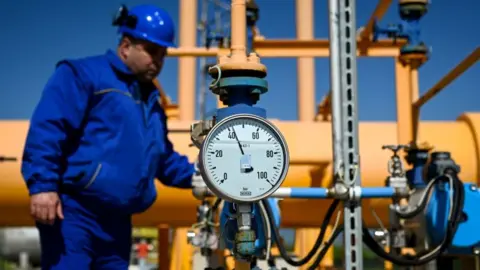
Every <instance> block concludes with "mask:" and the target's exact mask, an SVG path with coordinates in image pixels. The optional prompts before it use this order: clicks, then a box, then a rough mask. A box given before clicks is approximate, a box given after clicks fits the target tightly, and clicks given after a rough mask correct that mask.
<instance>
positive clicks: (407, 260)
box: [363, 175, 465, 266]
mask: <svg viewBox="0 0 480 270" xmlns="http://www.w3.org/2000/svg"><path fill="white" fill-rule="evenodd" d="M452 178H453V205H451V206H450V207H452V215H451V217H450V219H449V220H448V222H447V228H446V233H445V237H444V239H443V240H442V242H441V244H439V245H438V246H437V247H435V248H433V249H431V250H425V251H422V252H419V253H418V254H416V255H415V256H410V255H408V256H398V255H394V254H390V253H387V252H386V251H385V250H384V249H383V248H382V247H381V246H380V245H379V244H378V243H377V242H376V241H375V239H373V237H372V236H371V235H370V232H369V231H368V229H367V228H366V226H364V228H363V241H364V243H365V244H366V245H367V246H368V248H370V249H371V250H372V251H373V252H374V253H375V254H377V255H378V256H379V257H382V258H383V259H386V260H388V261H391V262H393V263H394V264H397V265H399V266H418V265H423V264H426V263H428V262H430V261H431V260H433V259H435V258H436V257H438V256H439V255H440V254H442V253H443V252H444V251H445V250H446V249H447V248H449V247H450V246H451V243H452V240H453V237H454V236H455V233H456V231H457V229H458V226H459V224H460V222H461V221H462V218H463V206H464V202H465V190H464V187H463V183H462V182H461V181H460V180H459V179H458V178H457V177H456V175H453V176H452ZM443 179H445V178H443Z"/></svg>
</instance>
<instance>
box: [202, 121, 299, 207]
mask: <svg viewBox="0 0 480 270" xmlns="http://www.w3.org/2000/svg"><path fill="white" fill-rule="evenodd" d="M240 119H245V120H248V121H257V122H259V123H260V124H261V125H264V126H266V127H267V128H268V129H270V131H271V132H272V133H273V135H274V136H276V137H277V139H278V141H279V142H280V144H281V145H280V146H281V148H282V151H283V154H284V160H285V162H284V164H283V168H282V174H281V175H280V177H279V180H278V181H277V183H276V184H275V185H274V186H273V187H272V188H271V189H269V190H268V191H267V192H265V193H263V194H262V195H260V196H257V197H253V198H251V199H245V198H239V197H233V196H231V195H227V194H226V193H225V192H223V191H221V190H220V189H219V188H218V187H217V185H216V184H215V183H214V181H213V179H212V178H211V176H210V174H209V173H207V170H208V169H207V167H206V166H205V164H204V159H205V157H204V155H205V153H206V152H207V151H208V150H207V148H208V145H209V142H210V141H211V140H212V139H213V137H214V136H215V135H216V133H217V131H218V130H219V129H222V128H223V126H224V125H228V123H229V122H232V121H237V120H240ZM199 165H200V168H201V170H200V171H201V173H202V176H203V179H204V181H205V184H206V185H207V187H208V188H209V189H210V190H211V191H212V192H213V193H214V194H215V195H216V196H218V197H220V198H222V199H223V200H226V201H230V202H235V203H252V202H257V201H260V200H262V199H264V198H267V197H269V196H270V195H272V194H273V193H274V192H275V191H276V190H277V189H278V188H280V186H281V185H282V184H283V182H284V181H285V178H286V176H287V173H288V168H289V166H290V155H289V150H288V145H287V142H286V140H285V138H284V137H283V135H282V133H281V132H280V130H279V129H278V128H277V127H276V126H274V125H273V124H272V123H271V122H270V121H268V120H267V119H264V118H262V117H260V116H257V115H254V114H247V113H241V114H235V115H232V116H228V117H226V118H224V119H222V120H221V121H219V122H218V123H216V124H215V125H214V126H213V128H212V129H211V130H210V131H209V132H208V134H207V136H206V137H205V140H204V141H203V144H202V147H201V148H200V153H199Z"/></svg>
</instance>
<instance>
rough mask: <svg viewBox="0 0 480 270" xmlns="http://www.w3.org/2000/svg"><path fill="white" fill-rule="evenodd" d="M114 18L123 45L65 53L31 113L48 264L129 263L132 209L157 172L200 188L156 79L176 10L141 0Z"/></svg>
mask: <svg viewBox="0 0 480 270" xmlns="http://www.w3.org/2000/svg"><path fill="white" fill-rule="evenodd" d="M114 25H116V26H118V27H119V33H120V34H121V35H122V38H121V40H120V42H119V45H118V48H117V50H116V52H114V51H108V52H107V53H106V54H104V55H99V56H93V57H87V58H82V59H76V60H63V61H60V62H59V63H58V64H57V67H56V70H55V72H54V74H53V76H52V77H51V78H50V79H49V81H48V83H47V85H46V87H45V89H44V91H43V93H42V97H41V99H40V102H39V103H38V105H37V107H36V109H35V111H34V114H33V116H32V118H31V121H30V129H29V131H28V135H27V140H26V144H25V149H24V155H23V163H22V174H23V176H24V179H25V181H26V184H27V186H28V189H29V193H30V196H31V205H30V207H31V214H32V216H33V217H34V218H35V220H36V221H37V228H38V229H39V232H40V240H41V247H42V269H72V270H74V269H82V270H84V269H119V270H121V269H127V268H128V264H129V257H130V252H131V215H133V214H135V213H140V212H143V211H145V210H146V209H148V208H149V207H150V206H151V205H152V204H153V202H154V201H155V199H156V190H155V186H154V178H158V179H160V180H161V181H162V182H163V184H165V185H168V186H173V187H179V188H190V187H191V185H192V176H195V173H194V172H195V169H194V165H193V164H190V163H189V162H188V160H187V158H186V157H184V156H181V155H179V154H178V153H177V152H175V151H174V149H173V146H172V144H171V142H170V141H169V140H168V138H167V126H166V115H165V112H164V111H163V109H162V108H161V107H160V105H159V102H158V99H159V94H158V91H157V90H156V89H155V87H154V85H153V83H152V80H153V79H155V78H156V77H157V75H158V74H159V73H160V71H161V69H162V66H163V61H164V57H165V55H166V50H167V47H171V46H174V43H173V42H174V36H175V33H174V23H173V21H172V19H171V18H170V16H169V15H168V14H167V13H166V12H165V11H164V10H163V9H160V8H157V7H155V6H152V5H140V6H136V7H134V8H132V9H131V10H130V11H128V10H127V9H126V8H125V7H123V8H122V9H120V12H119V15H118V16H117V18H116V20H115V21H114ZM197 176H198V175H197ZM197 180H198V179H197ZM158 214H159V215H161V214H162V213H158Z"/></svg>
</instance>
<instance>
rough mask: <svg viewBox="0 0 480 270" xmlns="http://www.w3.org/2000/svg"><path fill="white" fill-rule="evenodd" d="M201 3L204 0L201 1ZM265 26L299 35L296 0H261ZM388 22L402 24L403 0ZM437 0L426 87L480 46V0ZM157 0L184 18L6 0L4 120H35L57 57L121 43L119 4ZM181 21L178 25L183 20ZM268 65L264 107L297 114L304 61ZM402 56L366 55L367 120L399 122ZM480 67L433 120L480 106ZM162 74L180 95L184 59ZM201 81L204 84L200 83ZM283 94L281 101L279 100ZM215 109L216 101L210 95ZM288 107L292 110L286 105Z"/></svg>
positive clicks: (98, 4)
mask: <svg viewBox="0 0 480 270" xmlns="http://www.w3.org/2000/svg"><path fill="white" fill-rule="evenodd" d="M199 2H200V1H199ZM257 2H258V4H259V6H260V8H261V10H260V16H261V18H260V21H259V23H258V24H259V28H260V30H261V32H262V34H263V35H264V36H266V37H267V38H275V39H280V38H294V37H295V12H294V6H295V3H294V0H275V1H274V0H257ZM314 2H315V11H316V14H315V26H314V27H315V37H316V38H327V37H328V21H327V0H315V1H314ZM393 2H394V4H392V6H391V8H390V10H389V11H388V13H387V14H386V16H385V17H384V18H383V20H382V21H381V24H382V25H386V24H387V23H397V22H399V17H398V13H397V6H396V2H397V1H393ZM457 2H458V3H457V4H453V2H452V1H446V0H444V1H432V4H431V6H430V9H429V12H428V14H427V15H426V16H425V17H424V18H423V20H422V21H421V27H422V28H421V29H422V33H421V34H422V39H423V40H424V42H425V43H426V44H428V45H429V46H431V47H432V49H433V52H432V56H431V59H430V61H429V62H428V63H427V64H425V65H424V66H423V67H422V68H421V69H420V71H419V74H420V91H421V92H425V91H426V90H427V89H429V88H430V87H431V86H433V85H434V84H435V83H436V82H437V81H438V80H439V79H440V78H441V77H442V76H443V75H444V74H446V73H447V72H448V71H449V70H450V69H452V68H453V66H454V65H456V64H457V63H459V62H460V61H461V60H462V59H463V58H464V57H465V56H467V55H468V54H469V53H470V52H472V51H473V50H474V49H475V48H476V47H477V46H479V44H480V35H478V33H479V32H478V29H477V28H474V27H475V25H478V24H479V23H480V22H479V19H478V13H479V12H480V1H476V0H462V1H457ZM121 3H125V4H127V5H129V6H131V5H134V4H139V3H153V4H157V5H159V6H162V7H164V8H165V9H167V10H168V11H169V12H170V13H171V14H172V16H173V18H174V20H175V21H176V22H178V1H173V0H172V1H165V0H163V1H162V0H149V1H147V0H144V1H139V0H136V1H133V0H126V1H118V0H108V1H93V0H82V1H78V0H77V1H73V0H71V1H60V0H44V1H33V0H30V1H27V0H3V1H0V20H1V23H0V33H2V50H0V59H1V62H2V65H1V66H0V82H1V86H0V87H1V92H0V93H1V99H0V102H1V103H0V118H1V119H28V118H29V117H30V115H31V113H32V111H33V109H34V107H35V105H36V103H37V101H38V99H39V98H40V94H41V91H42V88H43V86H44V84H45V82H46V81H47V79H48V77H49V76H50V75H51V73H52V71H53V68H54V65H55V63H56V62H57V61H58V60H60V59H62V58H66V57H83V56H89V55H95V54H102V53H104V52H105V51H106V50H107V49H109V48H114V46H115V45H116V41H117V36H116V30H115V28H113V27H112V26H111V19H112V16H113V14H114V13H115V11H116V10H117V9H118V6H119V5H120V4H121ZM376 3H377V1H373V0H368V1H367V0H357V27H360V26H362V25H364V24H365V23H366V22H367V20H368V18H369V16H370V14H371V12H372V11H373V10H374V8H375V6H376ZM177 27H178V24H177ZM262 62H263V63H264V64H265V65H266V66H267V68H268V77H267V79H268V81H269V86H270V89H269V92H268V93H267V94H265V95H263V96H262V100H261V101H260V103H259V105H260V106H263V107H264V108H266V109H267V111H268V115H269V117H272V118H279V119H284V120H295V119H297V110H296V107H297V106H296V95H297V89H296V85H297V82H296V60H295V59H294V58H287V59H285V58H283V59H271V58H269V59H263V60H262ZM393 67H394V62H393V60H392V59H388V58H382V59H380V58H369V59H365V58H360V59H359V61H358V87H359V118H360V120H367V121H386V120H387V121H392V120H395V118H396V116H395V114H396V109H395V92H394V90H395V88H394V87H395V80H394V68H393ZM479 75H480V65H478V63H477V65H476V66H474V67H473V68H471V69H469V70H468V71H467V72H466V73H464V74H463V75H462V76H461V77H460V78H459V79H457V80H456V81H455V82H454V83H453V84H451V85H450V86H449V87H448V88H447V89H445V90H444V91H443V92H442V93H441V94H440V95H439V96H437V97H435V99H434V100H433V101H431V102H430V103H428V104H427V105H425V107H424V108H423V110H422V114H421V117H422V119H426V120H454V119H455V118H456V117H458V116H459V115H460V114H461V113H462V112H464V111H480V102H479V101H478V100H479V99H478V90H479V89H478V85H479V84H480V78H479V77H480V76H479ZM160 80H161V82H162V84H163V85H164V87H165V89H166V90H167V92H168V94H169V95H170V96H171V97H172V99H173V100H174V101H176V100H177V93H176V87H177V83H178V82H177V60H176V59H174V58H169V59H168V60H167V62H166V65H165V67H164V70H163V72H162V74H161V75H160ZM197 83H199V82H197ZM328 89H329V64H328V59H325V58H323V59H320V58H319V59H317V60H316V103H318V102H319V101H320V100H321V98H322V97H323V95H324V94H325V93H326V92H327V91H328ZM274 99H275V100H274ZM209 104H210V108H213V107H212V106H213V105H214V102H213V99H212V98H211V95H210V102H209ZM286 108H288V109H286Z"/></svg>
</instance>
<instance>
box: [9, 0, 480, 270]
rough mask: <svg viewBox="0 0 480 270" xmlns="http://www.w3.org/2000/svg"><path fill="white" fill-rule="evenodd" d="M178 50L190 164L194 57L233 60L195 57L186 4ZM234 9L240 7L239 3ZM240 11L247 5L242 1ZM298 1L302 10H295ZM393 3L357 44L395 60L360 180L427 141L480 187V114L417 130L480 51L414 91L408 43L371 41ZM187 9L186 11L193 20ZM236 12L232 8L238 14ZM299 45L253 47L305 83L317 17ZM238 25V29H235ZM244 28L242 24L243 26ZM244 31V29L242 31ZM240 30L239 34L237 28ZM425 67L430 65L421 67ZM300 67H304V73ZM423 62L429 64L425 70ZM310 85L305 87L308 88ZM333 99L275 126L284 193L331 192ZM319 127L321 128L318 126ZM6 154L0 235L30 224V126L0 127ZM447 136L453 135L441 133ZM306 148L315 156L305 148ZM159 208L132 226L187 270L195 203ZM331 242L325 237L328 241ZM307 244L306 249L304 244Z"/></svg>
mask: <svg viewBox="0 0 480 270" xmlns="http://www.w3.org/2000/svg"><path fill="white" fill-rule="evenodd" d="M179 2H180V27H179V29H180V33H179V37H180V43H179V44H180V47H179V48H177V49H170V50H169V51H168V55H169V56H171V57H179V58H180V61H179V70H180V69H181V72H179V78H178V80H179V89H178V93H179V95H178V96H179V104H178V105H176V104H172V103H171V102H170V100H169V98H168V97H167V96H166V95H165V94H164V93H163V90H162V89H161V86H160V84H159V83H158V82H156V84H157V87H158V88H159V90H160V91H161V93H162V97H163V98H162V105H163V106H164V108H165V109H166V110H167V115H168V116H169V118H170V121H169V123H168V125H169V130H170V135H169V137H170V139H171V140H172V142H173V144H174V145H175V148H176V149H177V150H178V151H179V152H180V153H183V154H186V155H188V157H189V158H190V159H191V160H192V161H193V160H194V159H195V157H196V155H197V153H198V150H197V149H196V148H194V147H189V145H190V134H189V127H190V124H191V123H192V121H193V120H194V111H195V106H194V104H195V102H194V99H195V94H194V93H195V89H194V87H195V85H194V83H193V82H195V65H194V64H193V63H195V62H194V61H195V57H202V56H221V55H227V54H228V53H229V52H230V50H228V49H219V48H210V49H207V48H198V47H196V46H195V40H196V38H195V37H196V36H195V35H196V34H195V32H196V12H194V11H196V7H197V1H196V0H180V1H179ZM236 2H237V3H238V0H237V1H236ZM240 2H241V1H240ZM298 2H300V1H298ZM312 2H313V1H311V0H310V1H305V2H304V3H302V4H300V3H299V4H298V6H297V9H302V10H308V8H309V7H310V10H313V7H312ZM391 2H392V1H385V0H382V1H379V4H378V5H377V8H376V9H375V11H374V14H373V15H372V17H371V19H370V20H369V21H368V22H367V24H366V27H365V28H364V29H363V31H362V32H361V33H360V34H359V37H358V55H359V56H364V57H392V58H394V59H395V65H394V70H395V74H396V98H397V119H398V122H362V123H361V124H360V127H359V143H360V157H361V170H362V172H361V174H362V185H363V186H371V187H373V186H383V185H384V181H385V178H386V176H387V170H386V167H387V162H388V159H389V156H390V153H389V152H387V151H383V150H381V146H382V145H384V144H394V143H409V142H427V143H428V144H429V145H432V146H434V147H435V150H438V151H449V152H451V153H452V156H453V157H454V159H455V161H456V162H457V163H459V164H460V165H461V167H462V171H461V173H460V177H461V178H462V179H464V180H465V181H467V182H474V183H479V181H480V113H465V114H463V115H461V116H459V117H458V119H457V120H456V121H449V122H447V121H444V122H442V121H435V122H433V121H421V122H419V121H418V115H419V110H420V107H421V106H422V105H423V104H425V103H426V102H427V101H428V100H429V99H431V98H432V97H433V96H434V95H435V94H437V93H438V92H439V91H441V90H442V89H443V88H444V87H445V86H447V85H448V84H449V83H450V82H451V81H453V80H454V79H455V78H456V77H457V76H459V75H460V74H461V73H462V72H464V71H465V70H466V69H467V68H468V67H469V66H472V65H473V64H474V63H476V62H477V61H478V58H479V57H480V49H479V48H477V49H476V50H475V51H474V52H472V53H471V54H470V55H469V56H468V57H467V58H466V59H465V60H464V61H462V62H461V63H460V65H459V66H457V67H456V68H454V69H453V70H452V71H451V72H450V73H448V74H447V76H446V77H445V78H444V79H442V80H440V82H439V83H438V84H437V85H435V86H434V87H433V88H432V89H431V90H429V91H427V94H425V95H424V96H423V97H420V98H419V94H418V93H419V91H418V71H417V69H418V67H419V64H418V62H415V61H413V62H412V61H406V60H405V59H403V58H401V57H400V51H399V49H400V47H401V46H402V45H403V44H404V41H399V42H397V43H396V44H394V43H393V42H392V41H391V40H381V41H378V42H375V43H372V42H371V41H370V36H371V33H372V25H373V18H381V17H382V16H383V14H384V13H385V12H386V10H387V8H388V6H389V5H390V4H391ZM189 10H190V11H189ZM232 10H233V9H232ZM298 17H299V18H297V25H299V26H300V25H303V26H304V27H303V28H302V29H303V30H301V29H299V31H300V30H301V31H303V32H299V33H298V35H297V37H298V38H299V39H298V40H269V39H268V38H256V39H255V41H254V47H255V50H256V51H257V53H258V54H259V55H261V57H300V58H301V59H303V60H301V61H299V65H298V69H299V71H300V70H302V73H305V74H310V75H311V74H314V72H313V70H312V69H313V65H312V64H311V63H312V58H313V57H328V56H329V47H328V46H329V42H328V40H314V39H313V35H312V33H311V31H313V30H312V29H310V28H311V27H312V21H313V14H311V16H310V15H309V16H298ZM237 23H239V22H238V21H235V20H233V21H232V25H236V24H237ZM243 24H244V23H243ZM240 28H242V27H240ZM237 29H238V28H237ZM424 60H425V59H424ZM301 63H303V64H301ZM422 63H423V62H422ZM300 81H302V82H303V84H299V88H301V89H299V91H303V92H302V94H301V98H300V99H299V100H300V102H302V106H304V104H303V102H307V103H309V102H311V97H312V96H314V90H315V87H314V85H312V80H307V79H305V80H300ZM305 82H309V83H305ZM329 104H330V101H329V95H327V96H326V97H325V99H324V100H323V101H322V102H321V103H320V104H319V109H318V112H317V114H315V115H312V112H314V110H313V108H310V107H308V106H307V107H306V108H305V109H300V107H301V106H299V110H301V111H299V115H300V116H301V119H300V121H278V120H275V121H273V122H274V124H275V125H276V126H277V127H278V128H279V129H280V130H281V132H282V133H283V134H284V136H285V138H286V140H287V143H288V146H289V149H290V158H291V167H290V169H289V173H288V176H287V179H286V181H285V183H284V185H283V186H285V187H321V186H323V187H325V186H329V185H330V183H331V178H332V177H331V172H332V168H331V162H332V142H331V140H332V136H331V123H330V122H329V121H328V120H329V112H330V105H329ZM313 120H315V121H313ZM0 129H1V130H5V131H8V132H2V133H0V149H1V150H2V153H1V154H2V155H5V156H8V157H17V158H18V161H17V162H6V163H1V164H0V179H1V181H0V213H2V215H0V226H31V225H33V220H32V219H31V218H30V215H29V210H28V203H29V198H28V193H27V189H26V187H25V184H24V181H23V179H22V177H21V174H20V160H21V155H22V150H23V145H24V142H25V136H26V132H27V129H28V121H1V122H0ZM445 130H448V132H445ZM305 141H309V147H308V148H307V147H305V146H304V142H305ZM157 189H158V199H157V201H156V203H155V204H154V205H153V206H152V207H151V208H150V209H149V210H148V211H147V212H145V213H143V214H141V215H137V216H135V217H134V224H135V225H137V226H152V227H157V228H159V236H158V238H159V239H158V242H159V258H160V266H159V267H160V269H190V266H189V265H190V260H191V252H192V248H191V247H190V246H188V245H187V244H186V230H185V229H184V227H189V226H190V225H191V224H192V223H194V222H195V218H196V206H197V205H198V201H197V200H195V199H194V198H193V197H192V195H191V192H190V191H188V190H178V189H173V188H167V187H164V186H162V185H161V184H160V183H158V184H157ZM389 203H390V201H389V200H386V199H370V200H365V201H364V202H363V204H364V208H363V209H364V211H363V213H364V219H365V221H366V223H367V225H368V226H372V227H375V226H377V225H378V224H377V222H376V220H375V219H374V217H373V215H372V213H370V212H369V210H368V209H370V207H371V208H373V209H374V210H375V212H376V214H378V216H379V217H380V218H381V220H382V222H383V224H385V225H388V207H387V206H388V204H389ZM329 204H330V201H329V200H306V199H305V200H292V199H285V200H283V201H282V202H281V211H282V226H283V227H295V228H299V229H301V228H318V227H319V225H320V223H321V222H322V218H323V216H324V215H325V212H326V210H327V208H328V206H329ZM299 209H308V211H314V212H315V215H312V214H308V215H307V214H306V212H305V211H301V210H299ZM179 227H182V228H181V229H178V230H176V232H175V234H174V242H173V245H172V246H171V248H169V246H168V228H179ZM317 233H318V230H314V229H308V230H303V231H301V230H299V231H298V234H297V238H298V239H299V240H297V245H296V252H297V253H299V254H300V255H301V254H302V253H306V252H305V250H308V249H309V247H310V246H311V245H312V243H311V239H313V238H315V236H316V234H317ZM327 235H328V233H327ZM301 239H303V240H301ZM329 254H330V256H327V257H326V258H325V259H324V262H323V263H322V266H323V267H328V266H332V265H333V257H332V256H333V253H332V252H330V253H329ZM386 267H387V268H389V266H388V265H386Z"/></svg>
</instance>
